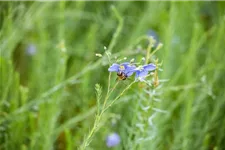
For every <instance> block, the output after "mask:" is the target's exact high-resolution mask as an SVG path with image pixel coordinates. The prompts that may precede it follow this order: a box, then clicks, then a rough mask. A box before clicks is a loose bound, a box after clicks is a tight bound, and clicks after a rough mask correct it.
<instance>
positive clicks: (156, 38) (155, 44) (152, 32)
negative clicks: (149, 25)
mask: <svg viewBox="0 0 225 150" xmlns="http://www.w3.org/2000/svg"><path fill="white" fill-rule="evenodd" d="M147 35H148V36H149V37H150V36H151V37H153V39H154V40H155V43H154V45H153V48H156V47H157V46H158V45H159V36H158V34H157V33H156V32H155V31H154V30H149V31H148V34H147Z"/></svg>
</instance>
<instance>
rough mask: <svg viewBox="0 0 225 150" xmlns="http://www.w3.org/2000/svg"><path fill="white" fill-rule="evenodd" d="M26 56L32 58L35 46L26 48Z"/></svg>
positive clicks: (31, 45) (30, 45)
mask: <svg viewBox="0 0 225 150" xmlns="http://www.w3.org/2000/svg"><path fill="white" fill-rule="evenodd" d="M26 53H27V55H30V56H33V55H35V53H36V46H35V45H34V44H29V45H28V47H27V48H26Z"/></svg>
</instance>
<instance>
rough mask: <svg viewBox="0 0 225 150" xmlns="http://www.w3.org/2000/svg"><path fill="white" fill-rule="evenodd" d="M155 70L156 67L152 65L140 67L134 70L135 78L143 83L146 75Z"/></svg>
mask: <svg viewBox="0 0 225 150" xmlns="http://www.w3.org/2000/svg"><path fill="white" fill-rule="evenodd" d="M155 68H156V66H155V65H154V64H148V65H144V66H140V67H138V68H137V69H135V70H136V71H135V72H136V76H135V78H136V79H139V80H140V81H144V79H145V77H146V76H147V75H148V72H149V71H153V70H155Z"/></svg>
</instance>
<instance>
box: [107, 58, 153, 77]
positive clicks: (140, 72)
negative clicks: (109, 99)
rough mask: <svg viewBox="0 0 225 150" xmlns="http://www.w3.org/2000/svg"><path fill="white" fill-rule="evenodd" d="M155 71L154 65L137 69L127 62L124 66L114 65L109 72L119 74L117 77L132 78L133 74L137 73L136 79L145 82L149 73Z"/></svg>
mask: <svg viewBox="0 0 225 150" xmlns="http://www.w3.org/2000/svg"><path fill="white" fill-rule="evenodd" d="M155 69H156V66H155V65H154V64H153V63H151V64H147V65H143V66H138V67H136V66H135V65H134V64H131V63H129V62H125V63H122V64H116V63H114V64H112V66H110V67H109V69H108V71H109V72H117V75H118V74H123V75H125V76H126V77H130V76H131V75H132V74H133V73H136V76H135V79H137V80H140V81H144V79H145V77H146V76H147V75H148V73H149V72H150V71H153V70H155Z"/></svg>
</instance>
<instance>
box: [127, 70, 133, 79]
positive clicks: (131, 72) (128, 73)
mask: <svg viewBox="0 0 225 150" xmlns="http://www.w3.org/2000/svg"><path fill="white" fill-rule="evenodd" d="M134 72H135V70H130V71H126V72H125V74H126V75H127V77H129V76H131V75H132V74H133V73H134Z"/></svg>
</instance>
